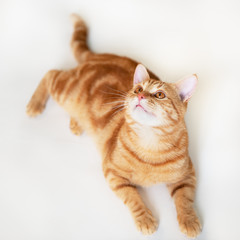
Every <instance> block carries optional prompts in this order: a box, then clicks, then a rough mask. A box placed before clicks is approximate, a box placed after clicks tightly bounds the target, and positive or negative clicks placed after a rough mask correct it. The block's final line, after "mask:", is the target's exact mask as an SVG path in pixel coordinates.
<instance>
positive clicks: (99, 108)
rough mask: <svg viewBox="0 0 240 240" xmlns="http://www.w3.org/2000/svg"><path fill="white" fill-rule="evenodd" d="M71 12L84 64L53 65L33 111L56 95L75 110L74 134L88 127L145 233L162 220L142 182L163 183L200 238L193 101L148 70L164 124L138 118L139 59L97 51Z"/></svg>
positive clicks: (184, 227) (182, 221)
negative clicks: (191, 133)
mask: <svg viewBox="0 0 240 240" xmlns="http://www.w3.org/2000/svg"><path fill="white" fill-rule="evenodd" d="M72 19H73V24H74V33H73V37H72V42H71V46H72V50H73V54H74V56H75V58H76V60H77V61H78V63H79V65H78V66H77V67H76V68H74V69H71V70H66V71H59V70H51V71H49V72H48V73H47V74H46V75H45V76H44V78H43V79H42V81H41V82H40V84H39V86H38V88H37V89H36V91H35V93H34V94H33V96H32V98H31V100H30V102H29V104H28V106H27V114H28V115H29V116H36V115H38V114H40V113H41V112H42V111H43V110H44V108H45V105H46V102H47V100H48V97H49V96H51V97H52V98H53V99H54V100H55V101H56V102H57V103H58V104H60V105H61V106H62V107H63V108H64V109H65V110H66V111H67V112H68V113H69V115H70V129H71V131H72V132H73V133H74V134H77V135H80V134H81V133H82V131H83V130H85V131H87V132H88V133H89V134H90V135H91V136H92V137H93V138H94V140H95V142H96V144H97V146H98V148H99V150H100V152H101V153H102V158H103V172H104V176H105V178H106V180H107V181H108V183H109V185H110V187H111V189H112V190H113V191H114V192H115V193H116V195H117V196H118V197H119V198H121V199H122V201H123V202H124V203H125V204H126V205H127V206H128V208H129V210H130V212H131V214H132V216H133V219H134V221H135V223H136V226H137V228H138V229H139V230H140V231H142V233H144V234H152V233H153V232H155V231H156V229H157V225H158V224H157V221H156V219H155V218H154V217H153V215H152V213H151V211H150V210H149V209H148V208H147V207H146V206H145V204H144V203H143V201H142V199H141V196H140V195H139V193H138V190H137V186H150V185H153V184H156V183H161V182H164V183H167V186H168V188H169V191H170V194H171V196H172V197H173V198H174V200H175V204H176V210H177V214H178V222H179V226H180V229H181V231H182V232H183V233H185V234H186V235H187V236H188V237H196V236H197V235H198V234H199V232H200V230H201V225H200V223H199V220H198V218H197V216H196V213H195V211H194V209H193V201H194V192H195V186H196V179H195V173H194V168H193V165H192V163H191V160H190V158H189V155H188V135H187V130H186V127H185V123H184V114H185V111H186V107H187V104H186V103H184V102H182V101H181V99H180V98H179V96H178V94H177V91H176V88H175V86H174V84H169V83H165V82H162V81H161V80H159V79H158V78H157V76H155V75H154V74H153V73H151V72H150V71H148V73H149V76H150V79H147V80H145V81H144V82H142V83H141V86H142V87H143V88H144V90H143V93H144V94H145V96H146V98H147V99H148V103H149V106H150V107H151V108H152V109H153V110H154V111H155V112H160V113H161V118H162V120H163V121H162V122H161V124H160V125H159V126H145V125H141V124H139V123H138V122H136V121H135V120H134V119H133V118H132V115H131V111H130V110H129V109H130V108H129V106H130V103H131V101H132V100H133V99H134V98H135V97H136V94H135V93H134V88H133V76H134V71H135V69H136V66H137V62H135V61H133V60H131V59H129V58H126V57H119V56H116V55H111V54H95V53H93V52H91V51H90V50H89V48H88V46H87V44H86V38H87V28H86V25H85V24H84V22H83V20H82V19H80V17H78V16H77V15H73V16H72ZM158 89H161V90H163V91H164V92H165V93H166V94H167V96H168V97H167V98H166V99H164V100H163V101H161V102H159V100H157V99H155V98H154V97H153V93H154V92H155V91H156V90H158Z"/></svg>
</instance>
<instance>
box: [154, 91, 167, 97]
mask: <svg viewBox="0 0 240 240" xmlns="http://www.w3.org/2000/svg"><path fill="white" fill-rule="evenodd" d="M154 96H155V97H156V98H159V99H163V98H165V97H166V94H165V93H164V92H162V91H159V92H156V93H155V94H154Z"/></svg>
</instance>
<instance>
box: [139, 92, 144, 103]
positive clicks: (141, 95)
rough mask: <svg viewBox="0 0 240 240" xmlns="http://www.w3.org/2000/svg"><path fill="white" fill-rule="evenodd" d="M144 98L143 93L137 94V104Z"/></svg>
mask: <svg viewBox="0 0 240 240" xmlns="http://www.w3.org/2000/svg"><path fill="white" fill-rule="evenodd" d="M144 98H146V97H145V96H144V94H143V93H139V94H138V100H139V102H140V101H141V100H142V99H144Z"/></svg>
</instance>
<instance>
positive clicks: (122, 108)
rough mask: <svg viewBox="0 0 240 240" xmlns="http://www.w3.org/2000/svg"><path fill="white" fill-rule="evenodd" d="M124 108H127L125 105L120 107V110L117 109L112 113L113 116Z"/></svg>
mask: <svg viewBox="0 0 240 240" xmlns="http://www.w3.org/2000/svg"><path fill="white" fill-rule="evenodd" d="M123 109H125V106H124V107H120V108H118V110H116V111H115V112H114V113H113V114H112V115H111V117H113V116H114V115H116V114H117V113H118V112H120V111H122V110H123Z"/></svg>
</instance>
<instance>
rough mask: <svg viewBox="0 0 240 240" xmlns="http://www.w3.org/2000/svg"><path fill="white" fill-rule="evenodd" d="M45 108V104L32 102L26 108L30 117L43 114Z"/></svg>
mask: <svg viewBox="0 0 240 240" xmlns="http://www.w3.org/2000/svg"><path fill="white" fill-rule="evenodd" d="M44 108H45V104H43V103H42V102H40V101H35V100H31V101H30V102H29V103H28V105H27V108H26V113H27V115H28V116H30V117H35V116H37V115H39V114H40V113H42V111H43V110H44Z"/></svg>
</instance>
